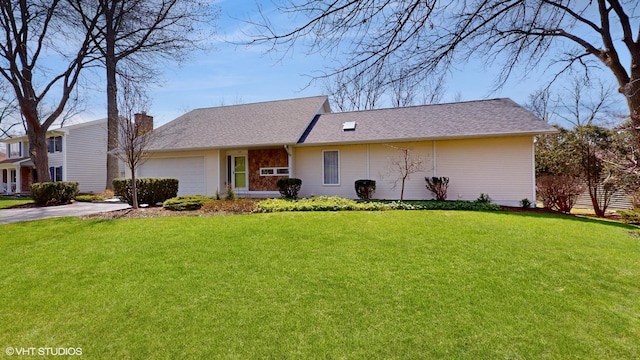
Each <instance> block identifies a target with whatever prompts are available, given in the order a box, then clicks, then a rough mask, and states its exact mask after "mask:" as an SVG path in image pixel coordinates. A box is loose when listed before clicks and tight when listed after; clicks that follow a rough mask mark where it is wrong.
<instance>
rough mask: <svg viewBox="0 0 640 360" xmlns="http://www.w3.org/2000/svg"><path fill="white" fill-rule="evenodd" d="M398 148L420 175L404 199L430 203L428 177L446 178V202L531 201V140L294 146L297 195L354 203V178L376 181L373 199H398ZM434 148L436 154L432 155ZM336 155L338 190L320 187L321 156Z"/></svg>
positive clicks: (413, 176) (412, 177)
mask: <svg viewBox="0 0 640 360" xmlns="http://www.w3.org/2000/svg"><path fill="white" fill-rule="evenodd" d="M399 148H407V149H410V153H409V154H410V156H411V160H412V161H413V162H420V163H421V171H419V172H416V173H414V174H411V175H410V176H409V178H408V179H407V181H406V183H405V193H404V199H405V200H419V199H432V198H433V196H432V194H431V193H430V192H429V191H428V190H427V188H426V187H425V185H426V182H425V180H424V178H425V177H427V176H434V175H436V176H447V177H449V179H450V184H449V191H448V200H457V199H460V200H475V199H477V198H478V196H479V195H480V194H481V193H485V194H489V196H491V198H492V199H493V200H494V201H495V202H496V203H499V204H503V205H511V206H518V204H519V202H520V200H522V199H524V198H528V199H529V200H533V199H534V191H533V188H534V184H533V171H534V168H533V151H532V149H533V142H532V138H531V137H530V136H520V137H500V138H484V139H464V140H446V141H445V140H442V141H435V145H434V142H433V141H422V142H410V143H409V142H408V143H389V144H369V145H343V146H333V145H329V146H313V147H297V148H295V156H294V159H295V160H294V165H295V167H294V169H295V170H294V171H295V177H298V178H300V179H302V188H301V191H300V196H303V197H308V196H311V195H315V196H319V195H339V196H343V197H348V198H356V193H355V190H354V182H355V180H357V179H372V180H376V188H377V189H376V193H375V196H374V197H375V198H378V199H399V198H400V191H401V186H402V185H401V180H399V179H398V178H399V173H398V170H397V169H394V167H393V165H392V162H393V160H394V159H397V160H399V159H401V158H402V152H401V151H400V150H399ZM434 149H435V154H434ZM323 150H339V151H340V185H339V186H332V185H323V184H322V151H323Z"/></svg>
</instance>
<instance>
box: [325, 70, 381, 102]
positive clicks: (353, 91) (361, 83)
mask: <svg viewBox="0 0 640 360" xmlns="http://www.w3.org/2000/svg"><path fill="white" fill-rule="evenodd" d="M352 72H353V71H352ZM349 79H351V80H349ZM325 90H326V91H327V92H328V93H329V94H331V103H332V104H333V105H335V106H336V107H337V108H338V110H340V111H356V110H371V109H376V108H379V107H380V106H381V105H382V96H383V95H384V93H385V91H386V86H385V79H384V78H383V77H380V76H371V74H368V75H366V76H362V77H357V78H351V77H350V75H349V74H347V73H340V74H337V75H336V76H335V78H333V79H332V81H326V82H325Z"/></svg>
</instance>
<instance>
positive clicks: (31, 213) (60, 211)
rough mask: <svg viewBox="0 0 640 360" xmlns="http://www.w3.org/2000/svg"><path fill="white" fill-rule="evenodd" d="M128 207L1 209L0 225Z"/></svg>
mask: <svg viewBox="0 0 640 360" xmlns="http://www.w3.org/2000/svg"><path fill="white" fill-rule="evenodd" d="M129 207H130V206H129V204H127V203H123V202H103V203H88V202H75V203H73V204H69V205H61V206H47V207H35V208H25V209H3V210H0V224H9V223H14V222H19V221H29V220H39V219H48V218H54V217H62V216H82V215H89V214H96V213H101V212H107V211H115V210H122V209H128V208H129Z"/></svg>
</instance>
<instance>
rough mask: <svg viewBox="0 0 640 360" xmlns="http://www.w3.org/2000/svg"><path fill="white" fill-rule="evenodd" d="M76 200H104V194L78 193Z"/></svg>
mask: <svg viewBox="0 0 640 360" xmlns="http://www.w3.org/2000/svg"><path fill="white" fill-rule="evenodd" d="M75 200H76V201H80V202H94V201H104V196H102V195H78V196H76V199H75Z"/></svg>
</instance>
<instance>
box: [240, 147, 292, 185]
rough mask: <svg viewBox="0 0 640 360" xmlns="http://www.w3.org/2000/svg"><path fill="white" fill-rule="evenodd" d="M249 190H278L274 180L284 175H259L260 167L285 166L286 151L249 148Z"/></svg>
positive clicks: (282, 149) (281, 149)
mask: <svg viewBox="0 0 640 360" xmlns="http://www.w3.org/2000/svg"><path fill="white" fill-rule="evenodd" d="M248 158H249V159H248V162H249V190H250V191H278V185H277V184H276V182H277V181H278V179H280V178H282V177H286V176H260V168H264V167H287V166H289V164H287V151H286V150H285V149H284V148H279V149H260V150H249V154H248Z"/></svg>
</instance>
